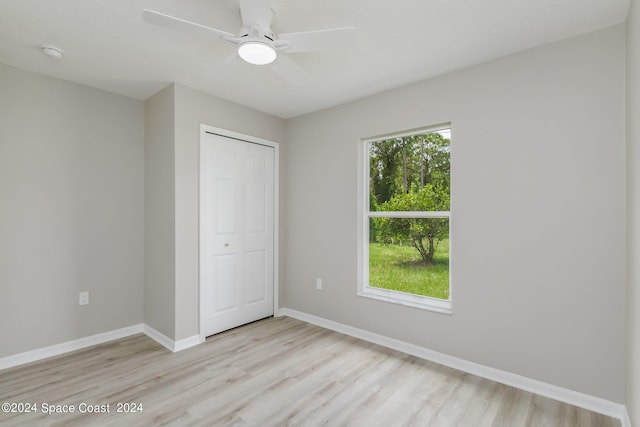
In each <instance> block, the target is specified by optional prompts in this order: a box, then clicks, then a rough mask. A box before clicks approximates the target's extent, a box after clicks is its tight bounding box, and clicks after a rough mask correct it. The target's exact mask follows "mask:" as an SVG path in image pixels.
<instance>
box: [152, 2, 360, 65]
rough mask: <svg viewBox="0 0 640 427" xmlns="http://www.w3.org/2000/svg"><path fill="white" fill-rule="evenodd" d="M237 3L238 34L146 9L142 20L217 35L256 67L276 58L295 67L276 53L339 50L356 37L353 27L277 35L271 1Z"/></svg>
mask: <svg viewBox="0 0 640 427" xmlns="http://www.w3.org/2000/svg"><path fill="white" fill-rule="evenodd" d="M239 3H240V16H241V18H242V28H241V29H240V31H239V32H238V34H232V33H229V32H227V31H223V30H219V29H217V28H212V27H208V26H206V25H202V24H198V23H196V22H191V21H187V20H185V19H182V18H178V17H175V16H171V15H167V14H164V13H161V12H157V11H154V10H149V9H145V10H143V12H142V17H143V19H144V20H145V22H147V23H149V24H154V25H160V26H163V27H168V28H172V29H176V30H182V31H188V32H191V33H197V34H201V35H205V36H212V35H213V36H216V37H218V38H220V39H221V40H224V41H226V42H229V43H231V44H233V45H234V46H237V48H238V55H239V56H240V58H242V59H243V60H245V61H246V62H248V63H250V64H256V65H266V64H270V63H272V62H274V61H275V60H276V58H278V59H279V62H284V63H289V65H290V66H293V67H297V65H295V64H293V62H292V61H290V60H288V59H286V57H285V55H278V52H283V53H295V52H310V51H316V50H323V49H327V48H332V47H340V46H341V45H344V44H346V43H347V42H349V41H350V40H351V39H352V37H353V36H354V34H355V28H353V27H341V28H329V29H322V30H315V31H303V32H294V33H280V34H276V33H275V32H274V31H273V30H272V29H271V21H272V19H273V11H272V10H271V5H270V0H239Z"/></svg>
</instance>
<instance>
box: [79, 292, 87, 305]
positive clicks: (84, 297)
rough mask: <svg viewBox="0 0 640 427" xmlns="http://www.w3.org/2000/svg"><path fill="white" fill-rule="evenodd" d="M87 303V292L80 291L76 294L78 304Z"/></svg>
mask: <svg viewBox="0 0 640 427" xmlns="http://www.w3.org/2000/svg"><path fill="white" fill-rule="evenodd" d="M87 304H89V292H80V294H79V295H78V305H87Z"/></svg>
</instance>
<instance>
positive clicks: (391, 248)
mask: <svg viewBox="0 0 640 427" xmlns="http://www.w3.org/2000/svg"><path fill="white" fill-rule="evenodd" d="M450 135H451V131H450V129H449V127H448V126H447V127H439V128H436V129H429V130H426V131H423V132H419V133H414V134H410V135H403V136H394V137H389V138H385V139H380V140H372V141H366V142H365V143H364V151H365V153H364V156H365V162H364V164H365V169H366V170H365V171H363V173H364V175H365V179H364V184H365V185H364V186H363V187H365V189H366V190H365V191H366V193H365V194H368V197H366V196H365V197H363V202H364V203H366V204H367V206H365V207H364V208H363V209H362V212H363V213H364V215H363V218H362V220H363V221H362V225H363V227H364V228H363V243H362V246H368V247H365V248H361V252H362V253H361V258H362V267H363V270H364V271H363V272H362V273H363V274H362V279H361V281H362V282H363V283H362V284H361V285H360V294H361V295H364V296H371V297H374V298H380V299H384V300H389V301H393V302H399V303H403V304H409V305H415V306H420V307H425V308H429V309H434V310H436V311H442V312H450V311H451V298H450V284H449V219H450V199H451V198H450V195H451V191H450V188H451V167H450V157H451V145H450V142H451V137H450ZM365 199H366V200H367V201H366V202H365V201H364V200H365ZM365 236H366V237H365ZM365 239H366V240H367V241H366V243H365Z"/></svg>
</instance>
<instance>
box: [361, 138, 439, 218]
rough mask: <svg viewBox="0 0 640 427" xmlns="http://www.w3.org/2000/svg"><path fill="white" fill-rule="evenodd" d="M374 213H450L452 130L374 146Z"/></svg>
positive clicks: (371, 150)
mask: <svg viewBox="0 0 640 427" xmlns="http://www.w3.org/2000/svg"><path fill="white" fill-rule="evenodd" d="M368 150H369V192H370V194H369V200H370V206H369V208H370V210H371V211H449V210H450V208H449V194H450V190H449V189H450V183H451V179H450V176H451V169H450V162H449V160H450V131H449V129H446V130H443V131H439V132H431V133H425V134H418V135H411V136H405V137H398V138H391V139H385V140H383V141H375V142H370V143H369V144H368Z"/></svg>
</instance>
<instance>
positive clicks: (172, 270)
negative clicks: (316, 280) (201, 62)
mask: <svg viewBox="0 0 640 427" xmlns="http://www.w3.org/2000/svg"><path fill="white" fill-rule="evenodd" d="M145 107H146V123H145V129H146V143H145V147H146V151H145V160H146V168H147V172H146V188H145V198H146V199H145V200H146V202H147V205H146V212H145V218H146V220H147V222H148V223H146V229H147V236H146V241H145V251H146V252H145V254H146V264H145V273H146V284H145V322H146V323H147V324H148V325H149V326H151V327H153V328H155V329H157V330H158V331H159V332H161V333H163V334H165V335H166V336H167V337H169V338H171V339H173V340H176V341H177V340H181V339H185V338H189V337H192V336H194V335H198V333H199V326H200V325H199V309H200V305H199V299H198V295H199V288H198V286H199V285H198V275H199V271H198V268H199V262H198V252H199V246H198V242H199V235H198V233H199V229H198V221H199V219H198V217H199V201H198V200H199V193H198V181H199V177H200V175H199V170H200V163H199V156H200V124H201V123H202V124H207V125H211V126H215V127H219V128H223V129H228V130H232V131H236V132H240V133H243V134H247V135H253V136H257V137H260V138H264V139H268V140H272V141H274V142H282V141H283V139H284V121H283V120H281V119H278V118H275V117H272V116H269V115H267V114H264V113H261V112H258V111H254V110H251V109H249V108H246V107H243V106H241V105H238V104H235V103H232V102H229V101H226V100H223V99H221V98H217V97H215V96H212V95H208V94H205V93H202V92H199V91H197V90H194V89H191V88H188V87H186V86H181V85H179V84H172V85H170V86H169V87H167V88H166V89H164V90H163V91H162V92H160V93H158V94H156V95H155V96H153V97H152V98H150V99H149V100H147V102H146V104H145Z"/></svg>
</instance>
